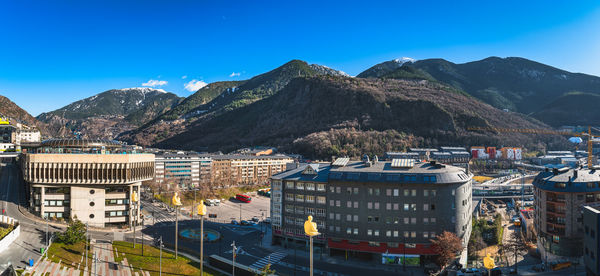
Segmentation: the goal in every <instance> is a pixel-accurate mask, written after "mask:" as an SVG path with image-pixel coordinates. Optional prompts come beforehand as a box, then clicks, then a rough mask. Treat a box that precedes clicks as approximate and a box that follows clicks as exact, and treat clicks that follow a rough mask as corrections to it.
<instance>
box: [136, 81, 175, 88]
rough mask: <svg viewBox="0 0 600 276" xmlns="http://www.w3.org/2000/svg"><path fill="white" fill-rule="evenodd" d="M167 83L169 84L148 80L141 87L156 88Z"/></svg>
mask: <svg viewBox="0 0 600 276" xmlns="http://www.w3.org/2000/svg"><path fill="white" fill-rule="evenodd" d="M167 83H169V82H168V81H165V80H149V81H147V82H144V83H142V86H150V87H156V86H163V85H167Z"/></svg>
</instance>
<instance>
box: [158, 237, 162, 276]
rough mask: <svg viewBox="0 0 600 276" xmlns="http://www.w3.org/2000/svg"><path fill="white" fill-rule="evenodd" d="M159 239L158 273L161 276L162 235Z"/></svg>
mask: <svg viewBox="0 0 600 276" xmlns="http://www.w3.org/2000/svg"><path fill="white" fill-rule="evenodd" d="M158 241H159V247H160V256H159V260H160V261H159V262H160V263H159V265H158V267H159V268H158V275H159V276H162V248H163V241H162V236H160V239H159V240H158Z"/></svg>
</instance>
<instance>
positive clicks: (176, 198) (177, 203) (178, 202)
mask: <svg viewBox="0 0 600 276" xmlns="http://www.w3.org/2000/svg"><path fill="white" fill-rule="evenodd" d="M171 202H172V203H173V205H174V206H175V259H177V232H179V230H178V229H179V206H181V205H182V204H181V199H180V198H179V196H178V195H177V193H175V194H174V195H173V198H172V200H171Z"/></svg>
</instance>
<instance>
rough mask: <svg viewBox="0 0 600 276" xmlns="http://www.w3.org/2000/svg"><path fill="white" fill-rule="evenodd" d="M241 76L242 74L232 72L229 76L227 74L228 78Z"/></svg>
mask: <svg viewBox="0 0 600 276" xmlns="http://www.w3.org/2000/svg"><path fill="white" fill-rule="evenodd" d="M241 74H242V73H236V72H232V73H231V74H229V77H230V78H233V77H238V76H239V75H241Z"/></svg>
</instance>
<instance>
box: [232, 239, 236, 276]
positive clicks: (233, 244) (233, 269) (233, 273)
mask: <svg viewBox="0 0 600 276" xmlns="http://www.w3.org/2000/svg"><path fill="white" fill-rule="evenodd" d="M231 247H232V248H233V250H232V251H231V254H233V266H232V268H231V276H235V255H236V253H237V252H236V251H237V247H235V241H233V243H232V244H231Z"/></svg>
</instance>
